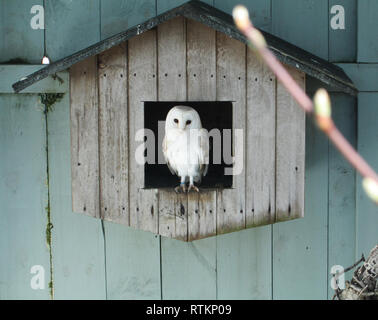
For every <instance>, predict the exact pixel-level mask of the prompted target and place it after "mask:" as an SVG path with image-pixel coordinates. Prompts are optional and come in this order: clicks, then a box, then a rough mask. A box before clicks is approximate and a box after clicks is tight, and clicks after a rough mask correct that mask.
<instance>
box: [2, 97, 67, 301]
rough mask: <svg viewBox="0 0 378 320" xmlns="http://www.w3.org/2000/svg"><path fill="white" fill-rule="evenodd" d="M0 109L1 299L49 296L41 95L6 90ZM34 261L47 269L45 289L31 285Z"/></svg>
mask: <svg viewBox="0 0 378 320" xmlns="http://www.w3.org/2000/svg"><path fill="white" fill-rule="evenodd" d="M0 109H1V112H0V145H1V150H2V152H1V153H2V155H1V160H0V212H1V213H0V261H1V263H0V299H1V300H9V299H31V300H34V299H49V298H50V296H49V290H48V287H47V285H48V282H49V279H50V275H49V272H50V263H49V248H48V246H47V245H46V228H47V214H48V210H49V208H48V190H49V187H48V185H47V184H46V181H47V179H48V176H47V170H46V168H47V162H46V154H47V152H46V147H47V146H46V121H45V117H44V115H43V111H42V110H43V106H42V105H41V103H40V98H39V97H38V95H14V94H1V95H0ZM66 152H67V153H68V152H69V149H67V150H66ZM68 176H69V172H68ZM34 265H40V266H42V267H43V269H44V277H45V287H44V290H33V289H32V288H31V286H30V280H31V279H32V277H33V276H35V274H31V268H32V266H34ZM38 274H39V275H42V271H41V270H39V271H38Z"/></svg>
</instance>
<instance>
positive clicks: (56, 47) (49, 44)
mask: <svg viewBox="0 0 378 320" xmlns="http://www.w3.org/2000/svg"><path fill="white" fill-rule="evenodd" d="M100 1H101V0H82V1H71V0H56V1H45V2H44V6H45V24H46V25H45V35H46V36H45V42H46V51H47V53H48V55H49V58H50V59H51V60H52V61H58V60H59V59H63V58H65V57H67V56H69V55H71V54H73V53H74V52H77V51H79V50H82V49H84V48H87V47H89V46H91V45H93V44H95V43H96V42H98V41H100V27H99V25H100ZM57 39H59V41H57ZM87 57H88V56H87ZM87 57H85V58H87ZM85 58H84V59H85ZM68 67H69V66H68Z"/></svg>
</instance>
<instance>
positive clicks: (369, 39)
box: [357, 0, 378, 63]
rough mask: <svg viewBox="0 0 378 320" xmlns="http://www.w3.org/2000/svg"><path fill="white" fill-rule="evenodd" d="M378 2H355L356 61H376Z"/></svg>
mask: <svg viewBox="0 0 378 320" xmlns="http://www.w3.org/2000/svg"><path fill="white" fill-rule="evenodd" d="M377 11H378V2H377V1H375V0H365V1H358V2H357V15H358V17H357V20H358V26H357V62H367V63H376V62H378V43H377V41H376V39H377V36H378V20H377Z"/></svg>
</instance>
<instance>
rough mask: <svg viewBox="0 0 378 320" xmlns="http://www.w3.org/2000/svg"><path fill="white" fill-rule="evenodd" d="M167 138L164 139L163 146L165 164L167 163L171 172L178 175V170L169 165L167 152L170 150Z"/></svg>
mask: <svg viewBox="0 0 378 320" xmlns="http://www.w3.org/2000/svg"><path fill="white" fill-rule="evenodd" d="M165 138H166V137H164V139H163V144H162V147H163V155H164V159H165V162H166V163H167V166H168V169H169V171H171V173H172V174H177V172H176V170H174V169H173V168H172V165H171V164H170V163H169V159H168V153H167V150H168V146H167V139H165Z"/></svg>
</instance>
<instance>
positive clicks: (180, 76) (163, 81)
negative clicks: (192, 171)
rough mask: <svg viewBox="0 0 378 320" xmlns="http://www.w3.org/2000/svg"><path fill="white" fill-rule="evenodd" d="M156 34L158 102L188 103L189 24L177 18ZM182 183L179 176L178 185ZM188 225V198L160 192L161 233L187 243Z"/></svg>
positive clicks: (172, 192) (164, 25) (161, 26)
mask: <svg viewBox="0 0 378 320" xmlns="http://www.w3.org/2000/svg"><path fill="white" fill-rule="evenodd" d="M157 32H158V33H157V34H158V52H159V56H158V70H159V76H158V79H159V82H158V83H159V87H158V98H159V101H185V100H186V95H187V92H186V91H187V90H186V21H185V19H184V18H183V17H178V18H175V19H173V20H170V21H168V22H165V23H163V24H161V25H159V26H158V31H157ZM164 134H165V132H164ZM158 148H161V144H160V143H159V145H158ZM159 151H160V150H159ZM179 182H180V181H179V177H177V185H178V184H179ZM187 224H188V197H187V195H186V194H176V192H175V191H174V190H173V189H172V190H165V191H162V192H160V191H159V234H161V235H166V236H170V237H172V238H176V239H181V240H184V241H187V240H188V226H187Z"/></svg>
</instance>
